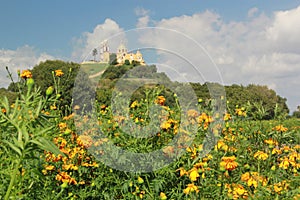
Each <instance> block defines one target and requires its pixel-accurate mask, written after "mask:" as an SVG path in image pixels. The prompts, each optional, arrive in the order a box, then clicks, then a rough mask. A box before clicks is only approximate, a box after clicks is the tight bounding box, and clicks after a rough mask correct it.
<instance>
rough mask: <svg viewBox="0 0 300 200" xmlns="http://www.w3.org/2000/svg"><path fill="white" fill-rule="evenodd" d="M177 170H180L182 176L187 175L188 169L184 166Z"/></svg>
mask: <svg viewBox="0 0 300 200" xmlns="http://www.w3.org/2000/svg"><path fill="white" fill-rule="evenodd" d="M176 171H179V174H180V176H183V175H185V174H186V173H187V172H186V170H185V169H184V168H183V167H180V168H179V169H177V170H176Z"/></svg>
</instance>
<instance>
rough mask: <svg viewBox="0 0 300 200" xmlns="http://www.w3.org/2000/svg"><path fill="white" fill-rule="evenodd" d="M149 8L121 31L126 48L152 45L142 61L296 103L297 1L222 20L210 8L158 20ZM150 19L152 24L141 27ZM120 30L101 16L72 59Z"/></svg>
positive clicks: (179, 76)
mask: <svg viewBox="0 0 300 200" xmlns="http://www.w3.org/2000/svg"><path fill="white" fill-rule="evenodd" d="M149 13H150V12H149V11H148V10H145V9H143V8H136V9H135V14H136V15H137V16H138V17H139V18H138V22H137V28H139V29H137V30H136V31H135V33H133V34H131V33H132V32H134V31H132V32H131V33H130V32H125V33H124V34H123V35H122V34H120V35H122V37H123V40H128V44H129V45H131V47H132V48H131V49H137V48H141V51H142V50H143V48H145V49H147V50H148V51H150V50H149V49H151V50H152V52H151V53H150V54H151V55H150V56H149V57H147V55H146V54H144V53H143V54H144V55H145V57H146V62H148V63H151V62H153V63H156V64H157V66H158V67H159V68H160V70H161V71H165V72H166V73H167V74H168V72H169V74H170V76H172V77H171V79H173V80H177V81H184V80H186V81H197V82H205V81H213V82H221V83H224V84H233V83H237V84H244V85H247V84H250V83H256V84H262V85H268V86H269V87H270V88H273V89H276V91H277V92H278V93H279V95H281V96H283V97H287V98H288V104H289V107H290V108H291V109H294V108H296V106H297V105H298V104H299V103H300V102H299V99H300V94H297V92H296V91H297V88H299V87H300V83H298V82H299V81H298V80H300V68H299V63H300V38H299V35H300V21H299V20H298V19H300V6H299V7H298V8H295V9H291V10H286V11H277V12H274V13H273V15H272V16H266V15H265V14H264V13H263V12H259V10H258V9H257V8H251V9H250V10H249V11H248V13H247V14H248V19H247V20H243V21H242V20H231V21H224V20H223V19H222V17H221V16H220V15H219V14H218V13H215V12H212V11H209V10H207V11H204V12H201V13H195V14H193V15H182V16H177V17H172V18H168V19H162V20H159V21H154V20H152V19H151V18H150V16H149ZM150 23H151V25H153V26H154V27H155V28H142V27H146V26H149V24H150ZM122 31H123V29H122V28H121V27H120V26H119V25H118V24H117V23H116V22H115V21H113V20H111V19H107V20H105V22H104V23H103V24H99V25H97V26H96V27H95V29H94V30H93V31H92V32H86V33H84V34H83V35H82V36H81V38H76V39H75V41H76V44H77V45H78V47H79V48H75V51H74V52H73V58H82V56H83V55H86V54H88V52H91V51H92V49H93V48H95V47H97V46H99V45H100V44H99V42H100V41H103V40H104V39H106V38H111V37H110V36H112V35H114V34H116V33H120V32H122ZM122 37H119V40H114V39H112V40H110V42H112V43H113V42H114V41H116V42H117V43H116V44H113V45H115V46H114V47H112V48H116V47H117V46H118V44H119V43H120V38H122ZM125 38H126V39H125ZM132 43H134V45H133V44H132ZM113 45H110V46H113ZM147 58H149V59H148V60H147ZM216 66H217V67H216ZM171 68H172V70H173V71H172V70H170V69H171ZM295 93H296V94H295ZM290 97H291V98H290Z"/></svg>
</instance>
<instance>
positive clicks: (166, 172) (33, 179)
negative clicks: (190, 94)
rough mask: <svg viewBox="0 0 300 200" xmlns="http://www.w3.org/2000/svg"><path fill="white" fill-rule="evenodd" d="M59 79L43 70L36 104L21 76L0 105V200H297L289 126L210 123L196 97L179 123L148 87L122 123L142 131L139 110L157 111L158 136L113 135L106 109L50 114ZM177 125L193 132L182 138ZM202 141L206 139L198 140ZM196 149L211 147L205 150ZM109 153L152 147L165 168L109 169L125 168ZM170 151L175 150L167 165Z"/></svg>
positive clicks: (299, 174) (299, 189) (229, 119)
mask: <svg viewBox="0 0 300 200" xmlns="http://www.w3.org/2000/svg"><path fill="white" fill-rule="evenodd" d="M61 76H64V73H63V72H62V71H60V70H56V71H54V72H53V78H54V80H55V81H54V83H55V84H54V85H53V86H49V88H48V89H47V91H46V96H43V95H42V94H41V91H39V90H38V89H37V87H35V85H34V80H33V79H32V76H31V73H30V71H23V72H22V73H20V74H19V79H20V80H19V84H18V87H19V98H18V99H17V100H16V101H15V102H14V103H12V104H11V103H9V101H8V100H7V99H6V98H3V99H2V100H1V102H0V107H1V112H0V160H1V162H0V179H1V184H0V199H5V200H7V199H44V200H46V199H49V200H50V199H51V200H52V199H280V200H281V199H295V200H296V199H300V121H299V120H297V119H293V118H290V119H285V118H278V119H274V120H269V121H264V120H252V119H249V118H248V117H247V116H248V115H247V114H248V112H250V111H249V110H248V109H247V107H242V105H240V106H236V109H235V110H227V112H226V113H225V114H224V115H223V114H222V116H218V117H219V118H221V119H222V122H223V123H222V124H216V123H214V122H215V121H216V119H215V118H216V117H217V115H213V116H212V114H211V105H212V103H213V100H201V99H199V101H198V105H197V108H198V109H195V110H188V111H187V113H185V114H186V116H187V117H186V120H185V121H183V120H182V119H181V118H180V109H179V108H178V107H169V106H168V105H166V103H165V98H164V96H162V95H161V94H160V92H159V90H156V89H155V88H154V89H153V88H152V89H151V88H150V89H149V90H151V91H148V94H149V95H148V96H147V98H145V99H140V100H137V101H133V102H131V104H130V105H129V108H128V109H129V112H130V115H129V117H130V119H132V121H133V122H134V123H135V124H136V125H140V126H143V125H147V124H149V123H150V121H151V120H153V119H150V118H149V105H157V106H159V107H160V108H161V110H160V111H161V113H157V114H156V117H155V118H156V119H157V122H158V123H159V130H158V131H157V132H155V133H154V134H152V135H151V136H149V137H144V138H136V137H134V136H132V135H129V134H126V133H125V132H124V131H122V126H123V124H124V123H126V117H125V116H115V115H114V113H113V112H112V109H111V106H110V105H97V104H96V112H95V113H93V115H95V117H92V116H91V115H89V114H84V112H82V109H81V108H80V106H79V105H70V107H69V108H67V109H64V110H62V109H61V108H60V107H59V106H57V102H58V101H59V99H60V89H59V88H60V84H63V83H60V77H61ZM227 103H229V104H230V102H227ZM95 119H96V121H95ZM182 124H184V125H185V126H187V127H188V126H189V125H192V126H193V127H197V129H196V130H194V132H191V131H190V130H182V127H181V125H182ZM211 125H213V127H212V126H211ZM99 127H100V128H101V131H99V130H100V128H99ZM215 127H218V129H217V130H219V132H218V131H217V132H218V133H216V132H214V131H213V130H215V129H214V128H215ZM211 130H212V133H211ZM99 132H101V134H99ZM179 133H183V134H182V136H181V137H180V138H179V139H177V140H176V144H173V145H168V144H169V143H170V142H171V141H173V140H174V138H175V137H176V135H177V134H179ZM210 134H213V135H214V137H213V139H212V140H215V141H209V142H208V139H207V135H210ZM191 135H193V137H191ZM181 140H185V142H182V141H181ZM187 141H188V143H189V144H190V145H188V146H187V145H186V144H187ZM206 144H213V146H212V147H211V148H210V149H209V151H207V152H206V150H207V147H206V146H205V145H206ZM111 145H113V146H116V147H119V148H122V149H123V150H126V151H129V152H135V153H138V152H143V153H149V152H152V151H155V150H158V149H162V151H163V156H164V158H163V159H170V160H172V162H170V164H168V165H166V166H164V167H162V168H160V169H156V170H152V171H151V170H149V172H147V173H146V172H134V171H132V172H130V171H122V170H118V169H116V168H114V167H113V166H114V165H112V164H111V163H112V162H118V163H116V164H115V166H120V165H122V163H123V164H124V165H125V164H128V163H127V162H129V161H128V160H126V159H123V158H122V157H121V156H120V157H118V155H117V154H116V155H111V156H112V158H111V160H112V161H111V162H110V165H107V162H108V160H109V159H108V157H106V158H105V160H104V161H105V162H103V159H101V158H103V157H105V156H106V154H108V153H109V151H110V150H111V149H110V148H111ZM178 149H179V150H183V151H184V152H183V153H182V155H181V156H180V157H178V158H177V157H176V155H177V154H178V153H179V152H180V151H179V150H178ZM204 153H205V154H204ZM174 158H176V159H174ZM136 162H139V161H136ZM139 164H140V165H142V164H143V162H142V161H141V162H140V163H139Z"/></svg>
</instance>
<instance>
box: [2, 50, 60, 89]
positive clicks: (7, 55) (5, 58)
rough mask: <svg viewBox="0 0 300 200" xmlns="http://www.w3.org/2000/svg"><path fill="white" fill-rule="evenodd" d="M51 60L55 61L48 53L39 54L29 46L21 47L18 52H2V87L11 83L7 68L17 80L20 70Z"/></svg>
mask: <svg viewBox="0 0 300 200" xmlns="http://www.w3.org/2000/svg"><path fill="white" fill-rule="evenodd" d="M51 59H54V57H53V56H51V55H49V54H47V53H37V51H36V50H35V49H34V48H33V47H31V46H28V45H26V46H23V47H19V48H17V49H16V50H7V49H2V50H0V66H1V68H0V87H7V86H8V85H9V83H10V82H11V81H10V79H9V78H8V77H7V75H8V73H7V71H6V66H7V67H8V68H9V70H10V72H11V73H13V77H14V78H15V79H16V77H17V70H18V69H19V70H23V69H28V68H32V67H33V66H35V65H36V64H39V63H40V62H42V61H45V60H51Z"/></svg>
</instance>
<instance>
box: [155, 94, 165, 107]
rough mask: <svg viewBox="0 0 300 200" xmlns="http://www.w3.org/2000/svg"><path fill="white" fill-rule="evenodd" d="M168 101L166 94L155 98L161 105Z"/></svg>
mask: <svg viewBox="0 0 300 200" xmlns="http://www.w3.org/2000/svg"><path fill="white" fill-rule="evenodd" d="M165 101H166V98H165V97H164V96H158V97H157V98H156V100H155V103H157V104H159V105H162V106H163V105H164V104H165Z"/></svg>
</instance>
